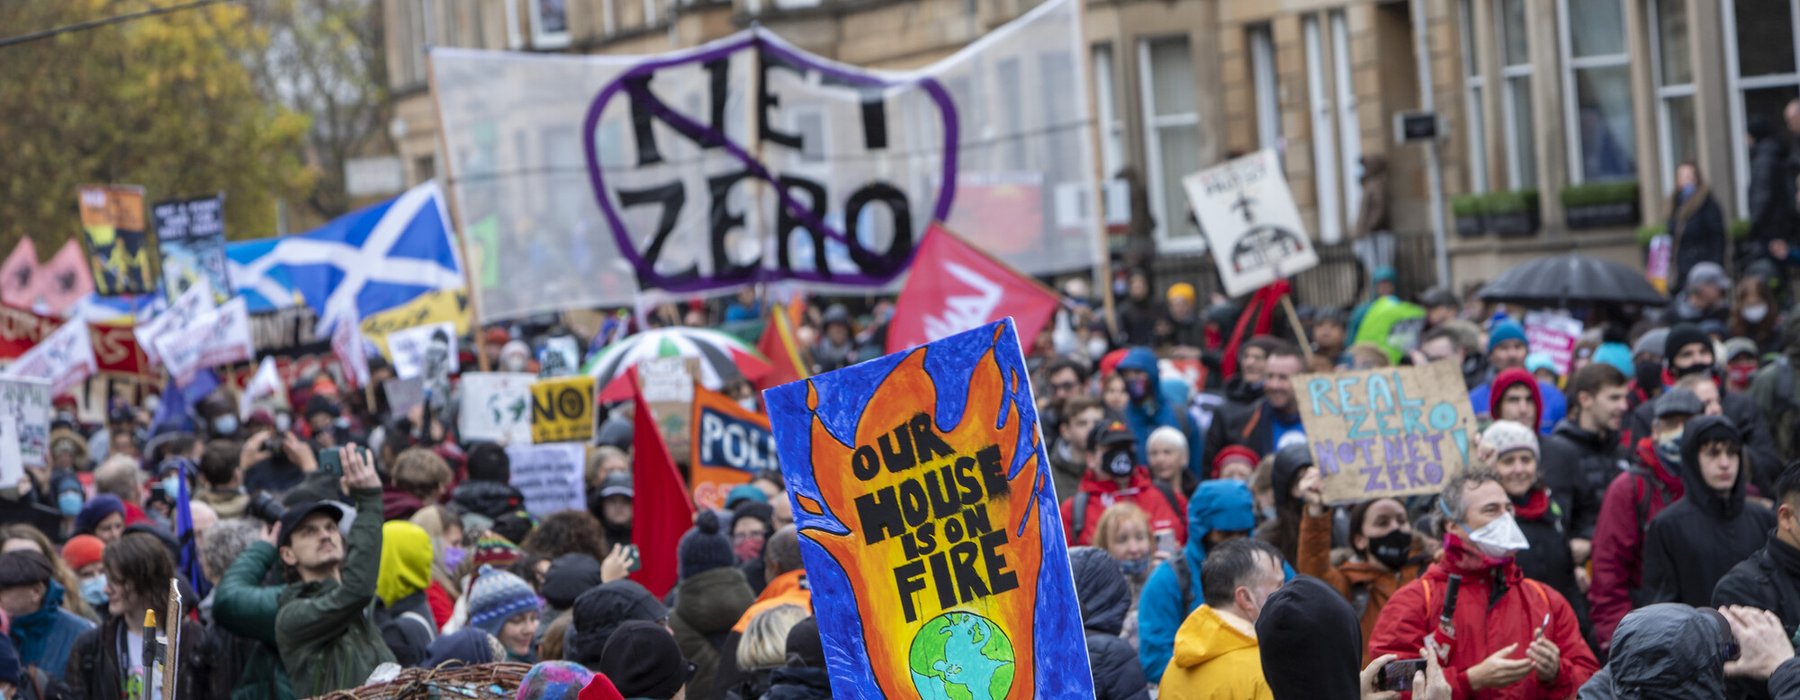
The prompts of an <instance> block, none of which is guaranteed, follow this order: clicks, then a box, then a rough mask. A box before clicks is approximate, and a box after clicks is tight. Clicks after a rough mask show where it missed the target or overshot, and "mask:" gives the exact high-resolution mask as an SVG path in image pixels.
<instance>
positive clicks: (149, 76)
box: [0, 0, 319, 250]
mask: <svg viewBox="0 0 1800 700" xmlns="http://www.w3.org/2000/svg"><path fill="white" fill-rule="evenodd" d="M168 4H169V3H168V2H159V3H156V4H155V5H153V4H152V3H151V2H148V1H147V0H57V1H56V2H0V28H4V29H0V34H4V35H7V36H15V35H19V34H25V33H28V32H33V31H39V30H43V29H48V28H52V27H61V26H66V25H70V24H74V23H77V22H84V21H89V20H94V19H99V18H105V17H113V16H118V15H123V14H128V13H132V12H135V11H140V10H144V9H147V8H150V7H152V6H164V5H168ZM267 44H268V35H267V33H266V32H263V31H260V30H259V29H258V28H256V27H255V26H254V25H253V23H252V22H251V21H250V17H249V13H248V11H247V10H246V9H245V7H244V6H243V5H241V4H237V3H221V4H216V5H208V6H204V7H200V8H197V9H190V10H183V11H179V12H171V13H167V14H161V15H155V16H148V17H144V18H140V19H136V20H132V21H129V22H123V23H119V24H112V25H107V26H102V27H97V28H93V29H86V30H81V31H69V32H63V33H59V34H56V35H54V36H51V37H49V38H45V39H41V40H36V41H30V42H25V43H18V44H13V45H10V46H5V47H0V114H4V115H5V117H4V118H0V153H4V154H5V155H4V156H0V162H3V163H5V164H6V166H7V174H6V177H5V178H4V179H3V180H0V250H10V249H11V247H12V245H13V241H15V240H17V239H18V238H19V237H21V236H25V235H29V236H31V237H33V238H34V239H36V241H37V243H38V249H39V250H54V249H55V248H56V247H57V246H58V245H60V244H61V242H62V241H63V239H65V238H67V237H69V236H71V235H74V234H75V233H77V232H78V231H79V230H80V229H79V224H78V220H77V215H76V199H75V191H76V187H77V186H78V185H81V184H84V183H128V184H136V185H143V186H144V187H145V188H146V192H147V196H148V198H149V199H150V200H151V201H156V200H160V199H164V198H171V197H179V196H187V195H202V194H208V193H213V192H224V193H225V194H226V197H227V199H226V205H225V216H226V230H227V232H228V233H229V234H230V235H231V237H233V238H246V237H260V236H266V235H270V234H271V233H273V232H274V230H275V219H276V211H277V204H276V203H277V202H278V201H282V200H294V199H297V198H299V197H301V196H303V195H304V194H305V193H306V192H308V191H310V190H311V188H312V187H313V183H314V182H315V180H316V179H317V177H318V175H319V173H318V172H317V171H316V169H315V168H313V167H310V166H308V165H307V164H306V163H305V162H304V161H303V160H302V159H301V153H302V144H303V139H304V138H305V135H306V134H307V131H308V127H309V119H308V117H307V116H306V115H304V114H301V113H299V112H296V111H294V110H292V109H288V108H285V107H283V106H281V105H279V104H275V103H271V102H269V101H268V100H266V99H264V97H263V96H262V94H260V92H259V89H258V85H257V83H256V81H255V80H254V78H253V76H252V72H251V70H250V69H249V67H248V66H246V64H245V62H244V61H243V57H244V56H247V55H254V54H256V53H258V52H260V51H262V49H263V48H264V47H266V46H267Z"/></svg>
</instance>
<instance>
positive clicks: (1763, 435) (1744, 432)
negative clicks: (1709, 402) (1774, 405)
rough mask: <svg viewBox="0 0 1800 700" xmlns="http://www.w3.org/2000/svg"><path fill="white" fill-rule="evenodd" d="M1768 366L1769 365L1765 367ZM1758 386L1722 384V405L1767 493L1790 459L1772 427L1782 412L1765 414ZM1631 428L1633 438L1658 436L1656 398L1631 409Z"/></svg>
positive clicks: (1757, 481) (1667, 380)
mask: <svg viewBox="0 0 1800 700" xmlns="http://www.w3.org/2000/svg"><path fill="white" fill-rule="evenodd" d="M1765 369H1766V368H1765ZM1663 381H1664V384H1665V385H1669V384H1673V383H1674V379H1673V378H1671V377H1664V380H1663ZM1754 394H1755V385H1754V384H1752V388H1751V391H1747V392H1745V391H1726V390H1725V387H1724V386H1723V385H1721V386H1720V387H1719V407H1720V408H1721V409H1724V413H1725V417H1726V418H1730V419H1731V424H1732V425H1734V426H1737V430H1738V436H1739V437H1740V438H1741V439H1742V440H1743V442H1744V458H1745V459H1746V460H1748V461H1747V462H1746V464H1749V465H1750V469H1749V471H1750V483H1751V484H1753V485H1755V486H1756V488H1757V489H1758V490H1760V491H1762V492H1763V493H1765V494H1768V493H1774V492H1775V477H1777V476H1780V475H1781V468H1782V466H1783V465H1786V464H1787V462H1788V460H1785V459H1782V457H1781V455H1782V454H1783V453H1782V452H1781V451H1780V450H1778V449H1777V448H1776V446H1775V432H1774V431H1773V430H1771V429H1770V427H1769V426H1770V425H1772V423H1771V420H1772V419H1774V418H1775V417H1778V416H1780V415H1782V414H1780V413H1778V412H1774V411H1769V412H1767V413H1765V410H1764V409H1763V408H1760V407H1759V406H1758V403H1757V401H1756V400H1755V399H1753V398H1751V397H1752V395H1754ZM1627 421H1628V423H1627V425H1628V426H1629V427H1630V430H1631V433H1630V439H1632V440H1636V439H1638V438H1643V437H1655V435H1654V433H1655V426H1656V406H1655V402H1654V401H1645V402H1644V403H1641V404H1638V407H1637V408H1634V409H1632V410H1631V415H1630V416H1629V418H1628V419H1627Z"/></svg>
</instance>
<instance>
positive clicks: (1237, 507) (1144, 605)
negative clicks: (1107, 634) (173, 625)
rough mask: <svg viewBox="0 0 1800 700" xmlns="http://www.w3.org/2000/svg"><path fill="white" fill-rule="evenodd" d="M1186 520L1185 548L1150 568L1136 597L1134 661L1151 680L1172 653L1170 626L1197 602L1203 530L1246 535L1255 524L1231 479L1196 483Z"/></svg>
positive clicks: (1246, 496) (1241, 489) (1242, 491)
mask: <svg viewBox="0 0 1800 700" xmlns="http://www.w3.org/2000/svg"><path fill="white" fill-rule="evenodd" d="M1187 524H1188V527H1187V531H1188V539H1187V546H1185V547H1183V548H1182V550H1181V559H1180V560H1179V561H1178V562H1168V563H1165V564H1163V565H1162V566H1159V567H1156V571H1154V572H1152V573H1151V574H1150V579H1149V580H1148V581H1145V582H1144V590H1143V593H1142V594H1140V595H1139V597H1138V661H1139V663H1141V664H1143V666H1144V678H1145V679H1146V680H1148V681H1149V682H1151V683H1155V682H1157V681H1159V680H1161V679H1162V675H1163V669H1164V668H1165V667H1167V666H1168V665H1169V659H1170V657H1172V656H1173V655H1174V651H1175V632H1176V630H1177V629H1179V628H1180V627H1181V624H1182V621H1184V620H1186V619H1187V617H1188V614H1189V613H1191V612H1193V611H1194V609H1195V608H1197V607H1199V605H1200V600H1201V597H1202V596H1201V589H1200V565H1201V564H1202V563H1205V561H1206V535H1207V533H1210V532H1212V531H1214V530H1220V531H1223V532H1242V533H1248V532H1249V531H1250V530H1251V529H1252V528H1254V527H1256V503H1255V499H1254V497H1252V496H1251V495H1250V487H1249V486H1248V485H1246V484H1244V482H1242V481H1238V480H1236V479H1214V480H1212V481H1203V482H1201V483H1200V487H1199V488H1197V489H1194V497H1193V498H1192V499H1189V500H1188V517H1187ZM1183 574H1185V575H1186V578H1187V580H1186V581H1185V582H1184V581H1183V580H1182V576H1183Z"/></svg>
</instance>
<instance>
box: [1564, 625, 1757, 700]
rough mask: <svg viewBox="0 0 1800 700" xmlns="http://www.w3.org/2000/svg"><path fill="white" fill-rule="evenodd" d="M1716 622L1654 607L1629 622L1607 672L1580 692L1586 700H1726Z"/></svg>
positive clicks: (1622, 629) (1615, 642)
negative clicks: (1710, 699)
mask: <svg viewBox="0 0 1800 700" xmlns="http://www.w3.org/2000/svg"><path fill="white" fill-rule="evenodd" d="M1713 624H1714V623H1713V622H1711V621H1709V620H1707V619H1706V617H1705V614H1704V613H1702V612H1700V611H1698V610H1695V609H1693V608H1690V607H1688V606H1686V605H1671V604H1662V605H1652V606H1649V607H1646V608H1643V609H1640V610H1637V611H1634V612H1632V613H1631V614H1630V615H1626V616H1625V620H1624V621H1622V622H1620V623H1619V629H1618V632H1617V633H1616V634H1615V635H1614V636H1613V646H1612V657H1611V658H1610V659H1608V660H1607V662H1606V668H1603V669H1600V672H1599V673H1596V674H1594V677H1593V678H1590V679H1588V682H1587V683H1586V684H1584V685H1582V686H1581V694H1580V695H1579V696H1578V697H1580V698H1581V700H1615V699H1616V700H1626V699H1627V698H1630V699H1634V700H1700V699H1702V698H1724V697H1725V690H1726V687H1725V660H1724V659H1721V658H1719V644H1718V641H1717V639H1716V638H1715V636H1714V628H1713Z"/></svg>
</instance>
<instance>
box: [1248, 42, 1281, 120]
mask: <svg viewBox="0 0 1800 700" xmlns="http://www.w3.org/2000/svg"><path fill="white" fill-rule="evenodd" d="M1249 35H1250V86H1251V89H1252V90H1253V91H1254V94H1253V97H1254V98H1255V100H1256V145H1257V148H1259V149H1261V148H1272V149H1277V150H1279V149H1280V148H1281V93H1280V92H1279V87H1278V85H1277V83H1276V78H1275V38H1274V36H1273V35H1272V34H1271V33H1270V31H1269V25H1266V24H1259V25H1256V26H1253V27H1250V29H1249Z"/></svg>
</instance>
